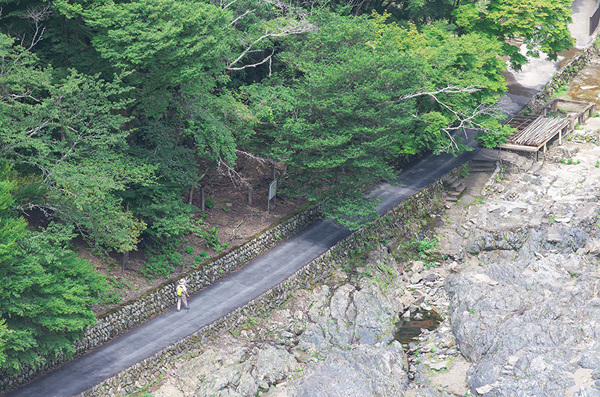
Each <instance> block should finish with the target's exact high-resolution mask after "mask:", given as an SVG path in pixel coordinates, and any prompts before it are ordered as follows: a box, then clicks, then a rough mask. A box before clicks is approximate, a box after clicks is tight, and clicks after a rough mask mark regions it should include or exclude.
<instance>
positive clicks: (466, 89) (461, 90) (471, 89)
mask: <svg viewBox="0 0 600 397" xmlns="http://www.w3.org/2000/svg"><path fill="white" fill-rule="evenodd" d="M482 88H483V87H482V86H479V85H470V86H468V87H464V88H460V87H457V86H453V85H449V86H448V87H445V88H441V89H439V90H437V91H422V92H416V93H414V94H408V95H402V96H401V97H400V98H398V100H400V101H402V100H405V99H411V98H416V97H419V96H431V97H435V95H438V94H442V93H443V94H459V93H466V94H472V93H474V92H478V91H481V89H482Z"/></svg>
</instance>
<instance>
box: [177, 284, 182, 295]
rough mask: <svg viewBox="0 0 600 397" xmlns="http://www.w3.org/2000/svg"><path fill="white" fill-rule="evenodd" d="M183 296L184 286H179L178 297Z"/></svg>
mask: <svg viewBox="0 0 600 397" xmlns="http://www.w3.org/2000/svg"><path fill="white" fill-rule="evenodd" d="M181 294H183V285H181V284H179V285H178V286H177V296H181Z"/></svg>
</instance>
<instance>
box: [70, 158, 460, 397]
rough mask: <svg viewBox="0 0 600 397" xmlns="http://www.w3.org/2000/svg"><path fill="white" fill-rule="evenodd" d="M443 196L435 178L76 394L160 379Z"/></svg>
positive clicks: (125, 389) (419, 217)
mask: <svg viewBox="0 0 600 397" xmlns="http://www.w3.org/2000/svg"><path fill="white" fill-rule="evenodd" d="M456 172H458V171H457V170H455V171H452V173H456ZM443 197H444V186H443V183H442V181H441V179H439V180H436V181H435V182H434V183H432V184H431V185H429V186H427V187H425V188H423V189H422V190H420V191H419V192H417V193H416V194H414V195H413V196H411V197H410V198H408V199H407V200H405V201H403V202H402V203H401V204H400V205H398V206H397V207H396V208H394V209H392V210H390V211H389V212H388V213H387V214H385V215H384V216H383V217H382V218H380V219H379V220H378V221H377V222H375V223H373V224H371V225H369V226H367V227H365V228H363V229H361V230H359V231H357V232H355V233H353V234H351V235H350V236H348V237H346V238H345V239H343V240H341V241H339V242H338V243H337V244H336V245H335V246H334V247H332V248H331V249H329V250H328V251H327V252H325V253H324V254H322V255H321V256H319V257H318V258H316V259H315V260H313V261H312V262H311V263H309V264H307V265H306V266H304V267H303V268H302V269H300V270H299V271H298V272H296V273H295V274H294V275H292V276H291V277H290V278H288V279H287V280H286V281H284V282H282V283H280V284H279V285H277V286H275V287H273V288H272V289H271V290H269V291H267V292H265V293H264V294H262V295H261V296H259V297H258V298H256V299H254V300H253V301H251V302H249V303H248V304H247V305H245V306H243V307H240V308H238V309H236V310H235V311H233V312H231V313H229V314H228V315H226V316H224V317H222V318H220V319H219V320H217V321H215V322H214V323H212V324H210V325H208V326H206V327H204V328H202V329H200V330H199V331H197V332H196V333H194V334H192V335H190V336H188V337H187V338H185V339H183V340H181V341H178V342H176V343H174V344H173V345H171V346H169V347H167V348H165V349H164V350H162V351H161V352H158V353H156V354H155V355H154V356H152V357H150V358H148V359H146V360H144V361H142V362H140V363H138V364H135V365H133V366H131V367H130V368H128V369H126V370H125V371H123V372H121V373H119V374H118V375H116V376H114V377H113V378H110V379H107V380H105V381H104V382H102V383H101V384H99V385H97V386H95V387H93V388H92V389H90V390H88V391H86V392H84V393H82V394H81V395H80V396H81V397H89V396H125V395H127V394H130V393H133V392H135V391H139V390H140V389H141V388H142V387H144V385H148V384H153V383H155V382H158V381H160V380H161V378H162V377H163V376H164V375H165V374H166V373H167V372H168V371H169V369H170V368H171V367H172V366H173V364H174V363H175V362H177V361H178V360H182V359H185V358H186V357H195V356H197V355H199V354H200V352H201V351H202V349H203V346H204V345H205V344H206V343H207V342H208V341H211V340H213V339H215V338H216V337H217V335H218V334H219V333H220V332H222V331H223V330H236V329H238V328H239V327H240V326H242V325H244V324H246V323H247V322H248V319H249V318H257V317H262V316H264V315H265V314H266V313H268V312H269V311H271V310H273V309H276V308H278V307H280V306H281V305H283V304H284V303H285V302H286V301H287V300H288V299H289V298H291V296H292V295H293V294H294V292H295V291H296V290H298V289H299V288H306V287H308V286H311V285H314V284H316V283H319V282H320V281H322V280H323V279H325V278H326V277H327V276H328V275H329V274H331V272H332V271H333V270H334V269H335V268H336V266H341V265H342V264H343V261H344V259H345V258H348V257H350V256H352V254H353V253H354V252H356V251H357V250H358V249H364V248H368V247H370V246H372V245H373V244H374V243H376V242H377V243H380V242H385V241H388V240H390V239H392V238H394V237H396V236H398V235H401V236H403V237H406V238H411V237H417V236H418V234H419V233H421V231H422V229H423V224H422V223H423V220H424V219H427V218H428V217H429V216H430V215H431V214H433V213H435V212H437V211H439V210H441V208H442V207H443V205H444V200H443Z"/></svg>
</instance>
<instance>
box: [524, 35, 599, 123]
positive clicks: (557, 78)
mask: <svg viewBox="0 0 600 397" xmlns="http://www.w3.org/2000/svg"><path fill="white" fill-rule="evenodd" d="M599 36H600V30H596V32H594V34H593V36H592V41H591V42H590V43H589V44H588V45H587V46H585V48H584V49H583V50H582V51H581V52H580V53H579V54H577V55H576V56H574V57H573V58H572V59H571V60H569V61H568V62H567V63H565V65H564V66H563V67H561V68H560V70H558V71H557V72H556V73H554V75H553V76H552V79H551V80H550V82H549V83H548V84H546V86H545V87H544V89H543V90H542V91H540V92H539V93H537V94H536V95H535V96H534V97H533V98H532V99H531V100H530V101H529V103H528V104H527V106H526V107H525V109H526V110H527V111H533V112H535V111H536V110H537V109H540V108H541V107H542V106H543V105H545V104H546V102H548V101H549V100H550V99H552V96H553V95H554V94H555V93H556V92H557V91H559V90H560V89H561V88H562V87H564V86H565V85H568V84H570V83H571V81H573V79H574V78H575V76H577V74H578V73H579V72H580V71H582V70H583V69H585V68H586V67H587V65H588V64H589V63H590V61H591V60H592V59H594V58H598V56H599V55H600V39H599V38H598V37H599Z"/></svg>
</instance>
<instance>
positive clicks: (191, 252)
mask: <svg viewBox="0 0 600 397" xmlns="http://www.w3.org/2000/svg"><path fill="white" fill-rule="evenodd" d="M185 253H186V254H188V255H192V254H193V253H194V247H190V246H189V245H188V246H187V247H185Z"/></svg>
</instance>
